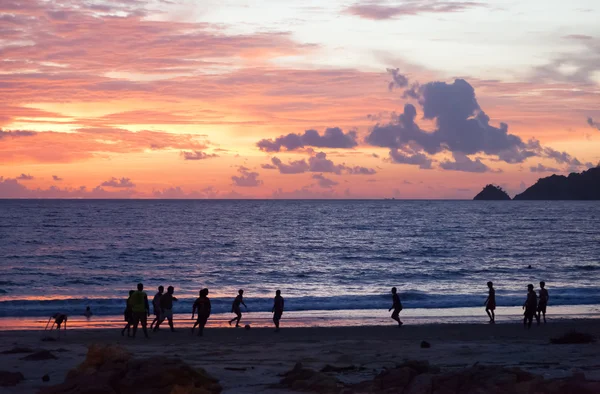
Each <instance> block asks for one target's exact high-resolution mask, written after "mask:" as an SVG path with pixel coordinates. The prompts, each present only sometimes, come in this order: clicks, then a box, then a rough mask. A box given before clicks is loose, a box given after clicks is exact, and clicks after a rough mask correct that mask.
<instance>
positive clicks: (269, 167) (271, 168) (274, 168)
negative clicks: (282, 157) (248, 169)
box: [260, 164, 277, 170]
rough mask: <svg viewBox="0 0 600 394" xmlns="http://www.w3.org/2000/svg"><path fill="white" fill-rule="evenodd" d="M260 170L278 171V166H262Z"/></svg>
mask: <svg viewBox="0 0 600 394" xmlns="http://www.w3.org/2000/svg"><path fill="white" fill-rule="evenodd" d="M260 168H264V169H265V170H276V169H277V166H274V165H273V164H261V165H260Z"/></svg>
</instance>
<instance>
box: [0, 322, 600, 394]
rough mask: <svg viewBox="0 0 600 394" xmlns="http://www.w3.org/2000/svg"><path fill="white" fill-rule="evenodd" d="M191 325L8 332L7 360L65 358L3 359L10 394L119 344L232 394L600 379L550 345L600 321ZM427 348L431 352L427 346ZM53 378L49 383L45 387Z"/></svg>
mask: <svg viewBox="0 0 600 394" xmlns="http://www.w3.org/2000/svg"><path fill="white" fill-rule="evenodd" d="M189 324H190V323H187V324H186V325H183V324H181V325H180V326H179V327H180V328H179V329H178V330H177V331H176V332H175V333H172V332H170V331H169V330H168V328H167V327H166V326H165V328H164V329H161V331H160V332H158V333H151V334H150V338H149V339H146V338H144V336H143V334H142V332H141V331H139V332H138V336H137V337H136V338H135V339H132V338H127V337H122V336H121V335H120V333H119V330H117V329H108V328H105V329H68V330H67V333H66V335H62V336H61V338H60V339H58V340H57V341H52V342H46V341H41V338H42V336H43V334H44V333H43V332H41V331H34V330H26V331H0V343H2V345H1V347H0V352H2V351H6V350H9V349H11V348H14V347H26V348H30V349H32V350H40V349H45V350H49V351H50V352H51V353H52V354H53V355H54V356H56V357H57V359H49V360H41V361H28V360H23V358H24V357H25V356H27V354H23V353H21V354H0V362H1V363H2V365H3V369H5V370H8V371H12V372H21V373H23V375H24V376H25V381H23V382H21V383H19V384H18V385H17V386H15V387H9V388H2V392H3V393H7V394H12V393H35V392H37V390H39V388H42V387H45V386H49V385H53V384H58V383H60V382H62V381H63V379H64V377H65V375H66V373H67V372H68V371H69V370H70V369H72V368H74V367H75V366H77V365H79V364H80V363H81V362H82V361H83V360H84V358H85V355H86V352H87V347H88V346H89V345H91V344H111V345H120V346H123V347H125V348H126V349H127V350H129V351H130V352H132V353H133V354H134V356H135V357H136V358H146V357H150V356H165V357H176V358H181V359H182V360H184V361H185V362H187V363H188V364H190V365H192V366H193V367H202V368H205V369H206V370H207V371H208V372H209V373H210V374H211V375H213V376H214V377H216V378H217V379H219V382H220V384H221V385H222V386H223V392H224V393H256V392H267V393H279V392H287V391H286V390H285V389H283V388H280V387H277V388H273V387H272V386H273V385H275V384H277V383H278V382H279V381H280V379H281V376H280V375H281V374H282V373H284V372H286V371H289V370H290V369H292V368H293V367H294V365H295V364H296V363H297V362H301V363H302V364H303V365H304V366H306V367H310V368H314V369H321V368H323V367H324V366H325V365H332V366H336V367H349V366H354V367H356V368H355V369H354V370H352V371H347V372H340V373H336V374H335V375H336V377H337V378H338V379H340V380H341V381H343V382H348V383H354V382H359V381H363V380H368V379H372V378H373V377H374V376H375V375H376V374H377V373H379V372H380V371H382V370H383V369H384V368H390V367H394V366H395V365H396V364H400V363H402V362H403V361H405V360H427V361H429V362H430V363H431V364H434V365H437V366H439V367H441V368H442V370H453V369H459V368H464V367H469V366H472V365H474V364H476V363H478V364H483V365H494V366H506V367H519V368H521V369H523V370H526V371H529V372H533V373H536V374H539V375H542V376H544V377H545V378H560V377H567V376H571V375H572V374H573V373H583V374H585V376H586V378H587V379H589V380H600V359H599V358H598V354H600V344H598V343H592V344H572V345H554V344H550V338H553V337H556V336H560V335H562V334H564V333H566V332H568V331H572V330H577V331H581V332H586V333H590V334H593V335H597V333H599V332H600V320H598V319H578V320H561V321H558V322H550V323H548V324H546V325H541V326H536V325H535V324H534V326H533V327H532V328H531V330H525V329H524V328H523V326H522V325H521V324H518V323H516V322H515V323H504V324H496V325H489V324H422V325H410V324H405V325H404V326H403V327H401V328H399V327H397V326H394V325H393V324H390V325H388V326H356V327H304V328H285V327H284V328H283V329H282V330H281V331H280V332H278V333H275V332H274V331H273V329H272V328H251V329H250V330H245V329H243V328H239V329H235V328H229V327H227V328H222V327H220V328H207V329H206V331H205V336H204V337H197V336H192V335H191V334H190V331H189ZM421 341H427V342H429V343H430V344H431V347H430V348H421ZM45 374H48V376H49V377H50V381H49V382H47V383H45V382H42V376H43V375H45Z"/></svg>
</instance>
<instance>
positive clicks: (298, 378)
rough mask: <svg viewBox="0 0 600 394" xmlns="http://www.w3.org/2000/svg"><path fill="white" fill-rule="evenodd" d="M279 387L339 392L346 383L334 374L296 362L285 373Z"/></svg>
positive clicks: (319, 391) (318, 391)
mask: <svg viewBox="0 0 600 394" xmlns="http://www.w3.org/2000/svg"><path fill="white" fill-rule="evenodd" d="M279 387H285V388H289V389H292V390H296V391H309V392H317V393H339V392H340V391H341V390H342V389H343V388H344V385H343V384H342V383H341V382H340V381H339V380H337V379H336V378H334V377H333V376H329V375H327V374H325V373H323V372H318V371H315V370H313V369H310V368H304V367H303V366H302V364H301V363H296V365H295V366H294V368H293V369H292V370H291V371H289V372H286V373H285V374H283V379H281V382H280V384H279Z"/></svg>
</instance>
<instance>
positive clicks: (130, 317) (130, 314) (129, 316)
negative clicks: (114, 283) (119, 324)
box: [121, 290, 135, 336]
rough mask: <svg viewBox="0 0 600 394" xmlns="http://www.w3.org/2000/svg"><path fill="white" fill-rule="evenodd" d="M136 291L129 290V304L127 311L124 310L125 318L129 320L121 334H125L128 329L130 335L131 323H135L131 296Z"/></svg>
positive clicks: (126, 307)
mask: <svg viewBox="0 0 600 394" xmlns="http://www.w3.org/2000/svg"><path fill="white" fill-rule="evenodd" d="M133 293H135V290H129V297H128V298H127V304H126V306H125V312H123V318H124V319H125V321H126V322H127V324H125V327H123V329H122V330H121V335H122V336H124V335H125V330H127V336H130V334H129V331H130V329H131V324H132V323H133V311H132V310H131V296H132V295H133Z"/></svg>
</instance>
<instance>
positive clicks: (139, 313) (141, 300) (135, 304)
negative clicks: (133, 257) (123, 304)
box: [129, 283, 150, 338]
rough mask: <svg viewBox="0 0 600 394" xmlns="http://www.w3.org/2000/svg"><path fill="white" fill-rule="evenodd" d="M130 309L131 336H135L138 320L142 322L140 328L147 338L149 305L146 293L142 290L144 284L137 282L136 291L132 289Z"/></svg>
mask: <svg viewBox="0 0 600 394" xmlns="http://www.w3.org/2000/svg"><path fill="white" fill-rule="evenodd" d="M129 299H130V300H131V311H132V319H133V323H132V324H133V334H132V337H133V338H135V334H136V333H137V328H138V325H139V324H140V322H142V330H144V336H146V338H148V330H147V329H146V326H147V325H148V316H150V306H149V305H148V295H147V294H146V292H145V291H144V285H143V284H141V283H138V285H137V291H134V292H133V294H132V295H131V297H129Z"/></svg>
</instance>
